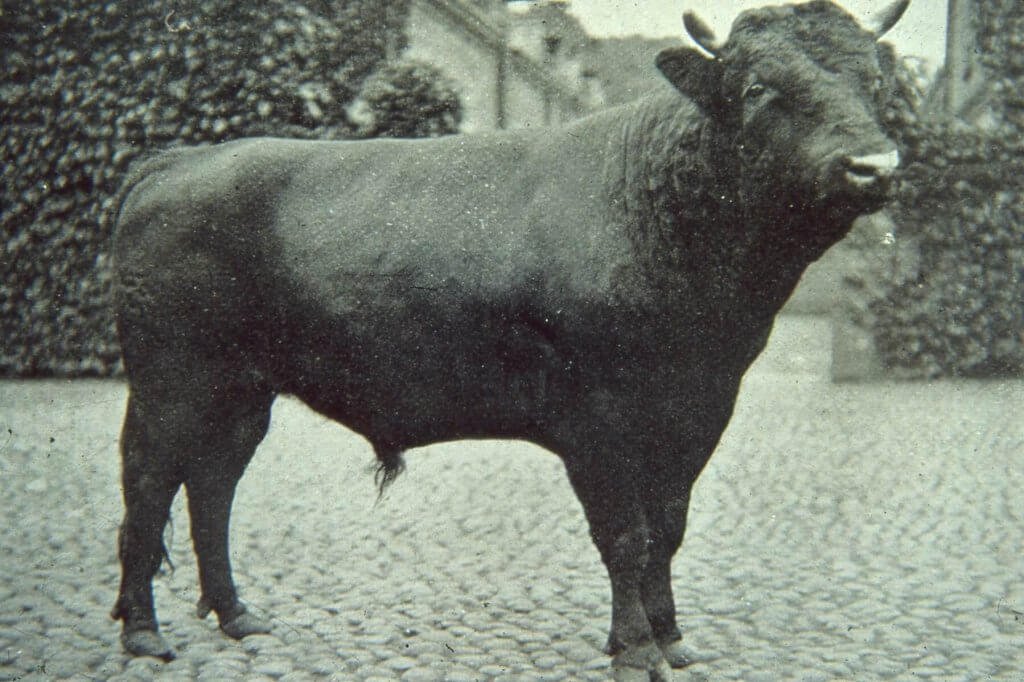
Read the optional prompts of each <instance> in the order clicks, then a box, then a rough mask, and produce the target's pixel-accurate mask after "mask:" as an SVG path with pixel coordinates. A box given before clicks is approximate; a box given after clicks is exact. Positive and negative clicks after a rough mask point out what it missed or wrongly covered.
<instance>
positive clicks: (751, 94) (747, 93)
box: [743, 83, 768, 101]
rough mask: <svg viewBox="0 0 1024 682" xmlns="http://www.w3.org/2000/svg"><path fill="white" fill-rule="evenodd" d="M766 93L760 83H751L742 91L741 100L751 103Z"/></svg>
mask: <svg viewBox="0 0 1024 682" xmlns="http://www.w3.org/2000/svg"><path fill="white" fill-rule="evenodd" d="M766 92H768V89H767V88H766V87H764V85H763V84H761V83H751V84H750V85H748V86H747V89H746V90H744V91H743V99H745V100H749V101H753V100H755V99H757V98H758V97H760V96H761V95H763V94H764V93H766Z"/></svg>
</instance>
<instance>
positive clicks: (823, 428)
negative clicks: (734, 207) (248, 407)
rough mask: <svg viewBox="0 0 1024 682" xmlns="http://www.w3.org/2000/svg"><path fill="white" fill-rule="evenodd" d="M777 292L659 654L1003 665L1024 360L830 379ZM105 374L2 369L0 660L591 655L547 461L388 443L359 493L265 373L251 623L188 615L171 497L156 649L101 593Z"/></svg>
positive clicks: (423, 670) (402, 661) (248, 499)
mask: <svg viewBox="0 0 1024 682" xmlns="http://www.w3.org/2000/svg"><path fill="white" fill-rule="evenodd" d="M827 346H828V326H827V324H826V323H823V322H821V321H819V320H808V319H803V318H784V319H783V320H782V321H781V322H780V325H779V329H778V330H777V332H776V334H775V335H774V336H773V340H772V343H771V345H770V348H769V350H768V352H767V353H766V355H765V356H764V357H762V359H761V360H759V361H758V363H757V364H756V365H755V367H754V368H753V370H752V371H751V373H750V374H749V375H748V377H747V379H746V381H745V383H744V388H743V392H742V395H741V397H740V402H739V405H738V406H737V411H736V416H735V418H734V420H733V422H732V424H731V426H730V428H729V429H728V431H727V432H726V435H725V437H724V439H723V441H722V444H721V446H720V448H719V451H718V453H717V454H716V455H715V457H714V458H712V461H711V463H710V465H709V466H708V468H707V469H706V471H705V472H704V474H703V476H702V477H701V479H700V481H699V482H698V484H697V487H696V490H695V493H694V496H693V500H692V505H691V516H690V526H689V532H688V535H687V540H686V543H685V545H684V548H683V550H682V551H681V553H680V554H679V555H678V557H677V559H676V562H675V586H676V601H677V603H678V606H679V611H680V625H681V626H682V628H683V630H684V632H685V635H684V637H685V639H686V642H687V644H688V645H689V646H690V647H691V648H692V649H693V650H694V651H695V652H696V653H697V654H698V655H700V656H701V657H702V658H703V660H702V661H701V662H699V663H697V664H695V665H693V666H691V667H690V668H689V669H687V670H685V671H677V673H676V680H730V679H735V680H784V679H792V680H837V679H838V680H879V679H885V680H889V679H892V680H908V681H909V680H920V679H929V680H943V681H945V680H986V679H993V680H996V679H998V680H1019V679H1022V677H1024V577H1022V576H1024V570H1022V569H1024V555H1022V549H1024V523H1022V520H1024V519H1022V517H1024V504H1022V503H1024V491H1022V485H1021V484H1022V482H1024V466H1022V465H1024V420H1022V419H1021V414H1022V412H1021V406H1022V405H1024V382H1021V381H1005V382H984V383H983V382H969V383H963V382H961V383H954V382H941V383H903V384H868V385H835V384H831V383H829V382H828V381H827V380H826V378H825V377H826V374H827V372H826V370H827V366H826V363H827V354H826V349H827ZM124 401H125V386H124V385H123V384H121V383H118V382H114V381H97V380H86V381H81V380H80V381H74V382H70V381H41V382H4V383H0V429H2V431H0V493H2V496H3V499H4V504H3V505H2V506H0V680H15V679H81V680H88V679H115V680H136V679H151V678H160V679H199V680H223V679H248V680H282V681H287V682H291V681H299V680H312V679H323V678H332V679H338V680H367V681H368V680H412V681H420V680H423V681H429V680H453V681H459V680H466V681H469V680H483V679H491V678H501V679H513V680H514V679H523V680H527V679H528V680H603V679H607V678H608V676H609V667H608V659H607V658H606V657H605V656H603V655H602V654H601V652H600V650H599V648H600V646H601V644H602V643H603V640H604V637H605V632H606V627H607V625H608V622H609V616H610V601H609V589H608V585H607V581H606V577H605V573H604V569H603V567H602V565H601V564H600V561H599V559H598V557H597V552H596V550H595V549H594V548H593V546H592V545H591V543H590V540H589V538H588V536H587V532H586V526H585V524H584V520H583V516H582V513H581V510H580V507H579V503H578V502H577V501H576V500H575V498H574V497H573V495H572V492H571V490H570V488H569V485H568V483H567V481H566V479H565V476H564V473H563V471H562V467H561V464H560V463H559V461H558V460H557V459H556V458H555V457H553V456H552V455H550V454H548V453H546V452H544V451H543V450H541V449H539V448H535V447H532V446H529V445H525V444H522V443H512V442H463V443H457V444H451V445H444V446H437V447H432V448H427V449H424V450H422V451H416V452H413V453H410V455H409V457H408V459H407V461H408V464H409V468H408V471H407V472H406V473H405V474H404V475H403V476H402V477H401V478H399V480H398V481H397V482H396V483H395V485H394V486H393V487H392V488H391V489H390V490H389V492H388V493H387V495H386V496H385V497H384V499H383V500H381V501H380V502H377V500H376V491H375V489H374V487H373V483H372V479H373V477H372V473H371V472H370V469H369V468H370V465H371V464H372V456H371V452H370V450H369V448H368V446H367V445H366V443H365V442H364V441H362V440H361V439H360V438H358V437H356V436H354V435H352V434H351V433H350V432H348V431H345V430H344V429H342V428H340V427H338V426H337V425H335V424H333V423H330V422H328V421H326V420H324V419H322V418H321V417H319V416H317V415H315V414H313V413H311V412H310V411H308V410H307V409H306V408H304V407H303V406H302V405H301V404H299V403H297V402H296V401H294V400H290V399H281V400H279V401H278V403H277V405H276V406H275V409H274V417H273V423H272V426H271V432H270V435H269V436H268V437H267V440H266V441H265V442H264V444H263V445H262V446H261V449H260V451H259V452H258V453H257V456H256V459H255V460H254V462H253V464H252V465H251V466H250V468H249V471H248V473H247V475H246V477H245V478H244V479H243V480H242V483H241V485H240V486H239V492H238V497H237V498H236V502H235V513H234V516H233V521H234V523H233V527H232V554H233V557H234V561H235V576H236V579H237V582H238V584H239V587H240V590H241V593H242V595H243V598H244V599H245V600H246V601H247V602H248V603H249V604H250V606H251V608H254V609H257V610H258V611H260V612H261V613H262V612H265V613H267V614H270V616H271V617H272V618H273V621H274V631H273V633H272V634H270V635H260V636H252V637H249V638H247V639H245V640H243V641H242V642H235V641H232V640H229V639H228V638H226V637H224V636H223V635H221V634H220V632H219V631H218V630H217V629H216V626H215V622H214V620H213V619H212V618H211V619H210V620H208V621H200V620H198V619H196V617H195V614H194V611H195V602H196V599H197V596H198V594H197V585H196V577H195V561H194V558H193V555H192V551H191V546H190V541H189V537H188V520H187V514H186V512H185V506H184V500H183V497H184V495H183V494H182V495H180V496H179V499H178V500H176V502H175V505H174V510H173V519H174V523H173V533H169V534H168V536H167V540H168V542H169V546H170V551H171V556H172V558H173V560H174V564H175V566H176V570H175V571H174V572H171V573H166V574H164V575H161V576H158V578H157V579H156V581H155V582H154V586H155V587H154V590H155V594H156V599H157V606H158V613H159V617H160V620H161V623H162V628H163V631H164V633H165V635H166V636H167V638H168V640H169V641H170V642H171V643H172V645H174V646H175V647H176V648H177V649H178V653H179V658H178V659H177V660H175V661H173V662H171V663H168V664H163V663H160V662H158V661H156V660H152V659H129V658H128V657H126V656H125V655H124V654H123V653H122V651H121V647H120V644H119V641H118V634H119V632H118V627H117V624H115V623H114V622H112V621H110V620H109V619H108V617H107V613H108V612H109V610H110V608H111V606H112V604H113V602H114V597H115V592H116V589H117V581H118V566H117V562H116V557H115V548H114V541H115V535H116V528H117V524H118V522H119V519H120V516H121V499H120V490H119V487H118V457H117V450H116V442H117V434H118V429H119V426H120V419H121V416H122V411H123V409H124Z"/></svg>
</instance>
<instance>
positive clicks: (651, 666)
mask: <svg viewBox="0 0 1024 682" xmlns="http://www.w3.org/2000/svg"><path fill="white" fill-rule="evenodd" d="M612 677H613V679H614V680H615V682H672V668H670V667H669V664H668V661H666V660H665V658H664V657H663V656H662V654H661V649H659V648H658V647H657V646H655V645H654V644H644V645H642V646H636V647H626V648H625V649H623V650H622V651H619V652H618V653H617V654H615V657H614V658H613V659H612Z"/></svg>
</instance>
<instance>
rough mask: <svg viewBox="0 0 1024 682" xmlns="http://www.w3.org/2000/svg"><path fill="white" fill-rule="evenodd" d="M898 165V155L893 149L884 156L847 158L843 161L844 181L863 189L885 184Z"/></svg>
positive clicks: (869, 155) (871, 155) (870, 155)
mask: <svg viewBox="0 0 1024 682" xmlns="http://www.w3.org/2000/svg"><path fill="white" fill-rule="evenodd" d="M899 165H900V153H899V152H898V151H896V150H895V149H893V150H892V151H891V152H887V153H884V154H867V155H866V156H849V157H847V158H846V159H844V161H843V167H844V176H845V178H846V181H847V182H848V183H850V184H851V185H852V186H854V187H863V188H867V187H870V186H872V185H878V184H884V183H886V182H887V181H888V180H889V179H890V178H891V177H892V175H893V173H894V172H895V171H896V169H897V168H898V167H899Z"/></svg>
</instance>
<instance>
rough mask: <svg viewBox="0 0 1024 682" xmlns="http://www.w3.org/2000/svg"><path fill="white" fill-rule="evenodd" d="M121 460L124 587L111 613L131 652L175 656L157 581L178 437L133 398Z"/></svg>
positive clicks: (174, 477) (175, 484)
mask: <svg viewBox="0 0 1024 682" xmlns="http://www.w3.org/2000/svg"><path fill="white" fill-rule="evenodd" d="M121 458H122V470H121V480H122V486H123V488H124V503H125V515H124V521H123V522H122V524H121V529H120V532H119V533H118V557H119V559H120V561H121V588H120V591H119V592H118V597H117V603H116V604H115V605H114V610H113V611H112V612H111V617H113V618H115V619H121V620H122V621H123V628H122V634H121V641H122V643H123V645H124V648H125V649H126V650H127V651H128V653H130V654H132V655H134V656H156V657H158V658H162V659H164V660H171V659H172V658H174V651H173V650H172V649H171V647H170V646H168V645H167V642H165V641H164V639H163V637H161V636H160V633H159V629H158V627H157V622H156V612H155V610H154V607H153V589H152V580H153V576H154V575H155V574H156V571H157V569H158V568H159V567H160V561H161V559H162V558H163V556H164V553H165V550H164V546H163V542H162V534H163V530H164V526H165V525H166V524H167V518H168V516H169V514H170V507H171V502H172V501H173V500H174V495H175V494H176V493H177V491H178V487H179V486H180V485H181V478H180V476H179V472H178V467H177V461H176V458H177V452H176V451H175V448H174V444H173V440H171V439H164V438H163V437H162V434H161V433H160V428H159V422H158V417H156V416H155V415H146V414H145V413H144V411H143V410H142V408H141V406H140V405H139V403H138V401H137V400H136V399H135V398H134V397H130V398H129V400H128V408H127V411H126V414H125V420H124V427H123V429H122V432H121Z"/></svg>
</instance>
